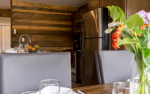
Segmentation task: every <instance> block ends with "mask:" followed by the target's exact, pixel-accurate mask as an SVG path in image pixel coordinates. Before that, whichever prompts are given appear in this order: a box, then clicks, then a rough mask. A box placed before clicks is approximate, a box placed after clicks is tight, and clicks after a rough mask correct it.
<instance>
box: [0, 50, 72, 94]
mask: <svg viewBox="0 0 150 94" xmlns="http://www.w3.org/2000/svg"><path fill="white" fill-rule="evenodd" d="M70 64H71V62H70V53H68V52H58V53H33V54H32V53H30V54H25V53H24V54H19V53H15V54H4V53H3V54H0V94H21V93H22V92H25V91H38V89H39V88H38V87H39V82H40V81H41V80H44V79H57V80H60V84H61V86H62V87H68V88H71V65H70Z"/></svg>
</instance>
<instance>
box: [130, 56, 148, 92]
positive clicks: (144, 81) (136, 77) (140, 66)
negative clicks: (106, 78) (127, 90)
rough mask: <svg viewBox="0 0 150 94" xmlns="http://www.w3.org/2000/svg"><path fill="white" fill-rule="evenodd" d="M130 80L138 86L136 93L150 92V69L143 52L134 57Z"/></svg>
mask: <svg viewBox="0 0 150 94" xmlns="http://www.w3.org/2000/svg"><path fill="white" fill-rule="evenodd" d="M130 81H131V83H133V84H134V85H135V86H136V88H135V89H136V90H134V91H135V94H150V87H149V86H150V83H149V82H150V71H149V69H148V67H147V66H146V65H145V63H144V61H143V57H142V54H136V55H134V56H133V58H132V62H131V80H130Z"/></svg>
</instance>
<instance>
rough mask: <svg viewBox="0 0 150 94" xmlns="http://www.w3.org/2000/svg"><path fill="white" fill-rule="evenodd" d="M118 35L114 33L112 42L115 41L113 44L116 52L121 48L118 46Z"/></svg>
mask: <svg viewBox="0 0 150 94" xmlns="http://www.w3.org/2000/svg"><path fill="white" fill-rule="evenodd" d="M118 38H119V37H118V33H116V32H115V33H113V34H112V41H113V43H112V47H113V48H114V49H115V50H117V49H119V48H120V47H119V46H117V43H118Z"/></svg>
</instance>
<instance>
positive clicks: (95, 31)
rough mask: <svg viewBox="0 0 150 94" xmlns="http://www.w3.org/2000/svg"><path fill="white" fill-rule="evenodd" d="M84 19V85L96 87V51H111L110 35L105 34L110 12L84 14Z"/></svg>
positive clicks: (105, 10) (101, 9)
mask: <svg viewBox="0 0 150 94" xmlns="http://www.w3.org/2000/svg"><path fill="white" fill-rule="evenodd" d="M82 18H83V30H82V38H81V40H82V59H83V66H82V68H83V69H82V70H83V71H82V84H83V86H89V85H96V84H98V80H97V73H96V64H95V51H98V50H108V49H109V35H108V34H105V33H104V31H105V29H107V28H108V25H107V24H108V10H107V9H106V8H98V9H95V10H92V11H90V12H88V13H85V14H83V16H82Z"/></svg>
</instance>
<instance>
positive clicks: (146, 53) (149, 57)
mask: <svg viewBox="0 0 150 94" xmlns="http://www.w3.org/2000/svg"><path fill="white" fill-rule="evenodd" d="M142 55H143V61H144V63H145V64H146V66H148V67H150V49H148V48H146V49H144V50H143V54H142Z"/></svg>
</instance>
